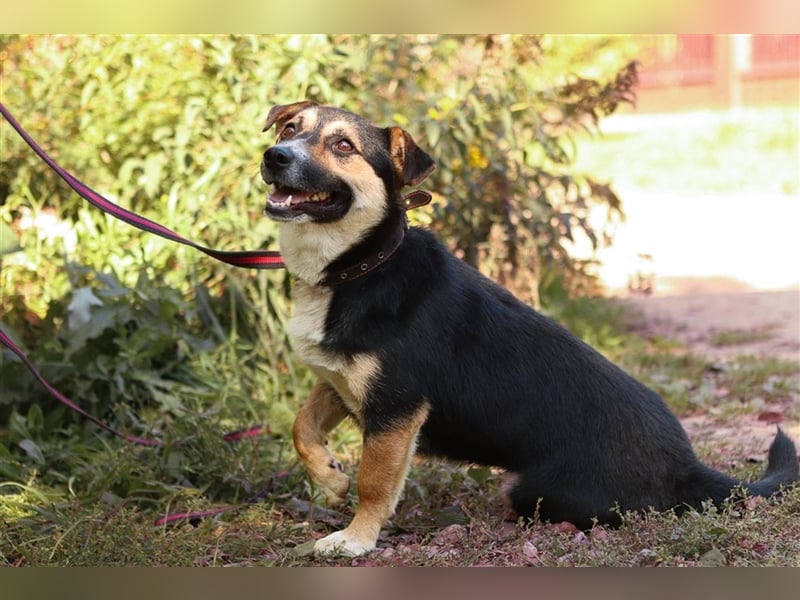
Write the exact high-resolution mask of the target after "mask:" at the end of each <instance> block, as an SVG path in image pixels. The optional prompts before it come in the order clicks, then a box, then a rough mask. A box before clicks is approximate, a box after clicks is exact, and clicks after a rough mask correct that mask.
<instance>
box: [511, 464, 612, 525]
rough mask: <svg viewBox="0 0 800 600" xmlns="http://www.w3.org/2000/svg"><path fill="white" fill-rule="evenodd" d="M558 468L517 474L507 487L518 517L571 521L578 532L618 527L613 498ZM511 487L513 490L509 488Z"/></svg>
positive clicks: (532, 470)
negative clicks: (600, 526)
mask: <svg viewBox="0 0 800 600" xmlns="http://www.w3.org/2000/svg"><path fill="white" fill-rule="evenodd" d="M559 471H560V469H559V468H558V467H556V466H553V467H551V468H549V469H548V468H542V467H539V468H535V469H529V470H526V471H523V472H521V473H516V474H514V475H512V476H511V477H510V478H509V483H508V485H507V486H504V487H505V488H506V489H505V491H506V493H507V495H508V498H509V500H510V501H511V505H512V507H513V508H514V511H515V512H516V513H517V515H518V516H521V517H528V518H532V517H538V518H539V520H540V521H542V522H550V523H560V522H563V521H568V522H570V523H572V524H573V525H575V526H576V527H577V528H578V529H590V528H591V527H592V526H593V524H594V523H596V522H597V523H604V524H609V525H612V526H614V525H618V524H619V515H618V514H617V512H616V510H615V503H614V500H613V499H612V497H611V496H610V495H608V494H606V493H604V491H603V490H602V489H600V487H599V486H592V485H589V484H588V482H586V481H582V480H580V478H578V477H569V476H567V477H564V476H562V474H560V473H559ZM509 488H510V489H509Z"/></svg>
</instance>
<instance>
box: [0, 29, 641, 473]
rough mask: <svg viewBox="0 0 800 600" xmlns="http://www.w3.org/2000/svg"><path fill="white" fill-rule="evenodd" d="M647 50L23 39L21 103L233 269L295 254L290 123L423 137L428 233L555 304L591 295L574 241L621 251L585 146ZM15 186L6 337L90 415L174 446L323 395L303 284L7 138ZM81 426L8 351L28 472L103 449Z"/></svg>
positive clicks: (491, 41) (3, 439)
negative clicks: (87, 199)
mask: <svg viewBox="0 0 800 600" xmlns="http://www.w3.org/2000/svg"><path fill="white" fill-rule="evenodd" d="M631 52H632V48H630V47H629V46H628V45H627V42H626V41H625V39H624V38H602V37H596V38H594V37H593V38H553V37H544V38H542V37H535V36H487V35H480V36H371V37H370V36H335V35H331V36H325V35H320V36H259V37H256V36H207V37H197V36H195V37H188V36H187V37H159V36H123V37H120V36H37V37H20V36H3V37H0V58H2V69H3V72H2V77H3V89H4V97H3V102H4V103H5V104H6V106H7V107H8V108H9V109H10V110H11V111H12V112H13V113H14V114H15V115H16V116H17V117H18V119H19V120H20V121H21V122H22V123H23V125H24V126H25V127H26V128H27V129H28V130H29V131H30V133H31V134H32V135H33V136H34V138H36V139H37V140H39V141H40V142H41V143H42V144H43V145H44V147H45V148H46V149H47V150H48V151H50V152H51V153H52V155H53V156H54V157H55V158H56V159H57V160H58V161H59V162H60V163H61V164H62V165H63V166H64V167H66V168H67V169H68V170H71V171H72V172H73V173H75V174H76V175H77V176H78V177H79V178H81V179H82V180H84V181H85V182H87V183H89V184H90V185H91V186H92V187H94V188H95V189H97V190H99V191H101V192H102V193H104V194H105V195H108V196H109V197H110V198H112V199H114V200H116V201H117V202H119V203H120V204H122V205H123V206H125V207H128V208H130V209H132V210H134V211H137V212H139V213H141V214H143V215H144V216H146V217H149V218H151V219H153V220H156V221H158V222H161V223H163V224H165V225H166V226H168V227H170V228H172V229H173V230H175V231H177V232H179V233H181V234H182V235H184V236H186V237H189V238H190V239H193V240H195V241H198V242H199V243H202V244H204V245H207V246H211V247H215V248H220V249H228V250H234V249H252V248H267V247H270V248H276V247H277V243H276V229H275V227H274V224H272V223H271V222H269V221H268V220H267V219H265V218H263V217H262V215H261V212H262V209H263V204H264V200H263V195H264V191H265V186H264V185H263V183H262V182H261V181H260V177H259V169H258V166H259V160H260V156H261V153H262V152H263V149H264V148H265V147H266V146H267V145H268V144H269V143H271V139H272V135H271V134H263V133H262V132H261V129H262V125H263V123H264V120H265V118H266V114H267V112H268V110H269V107H270V106H271V105H274V104H281V103H287V102H293V101H296V100H298V99H301V98H310V99H313V100H316V101H319V102H321V103H330V104H335V105H339V106H342V107H344V108H347V109H349V110H353V111H355V112H359V113H361V114H364V115H365V116H367V117H369V118H370V119H372V120H374V121H376V122H379V123H383V124H386V125H390V124H399V125H401V126H403V127H405V128H406V129H408V130H409V131H410V132H411V133H412V135H413V136H414V137H415V138H416V139H417V141H418V142H419V143H420V145H422V146H423V147H425V148H426V149H428V150H429V151H430V152H431V154H432V155H433V156H434V157H435V158H436V160H437V162H438V163H439V168H438V169H437V170H436V171H435V173H434V175H433V176H432V177H431V178H430V179H429V180H428V181H426V182H425V187H426V188H427V189H430V190H431V191H433V192H434V193H435V201H434V204H433V210H432V211H427V212H426V211H418V213H417V214H415V215H412V219H415V220H417V221H419V222H422V223H425V224H428V225H430V226H432V227H434V228H435V229H437V230H438V231H439V232H440V234H441V235H442V237H443V238H444V239H445V240H446V241H447V243H448V244H449V245H450V246H451V247H452V249H453V250H454V251H456V252H457V253H458V254H459V255H461V256H463V257H464V258H465V260H468V261H470V262H471V263H473V264H476V265H478V266H479V267H480V268H482V269H483V270H485V271H486V272H487V273H489V274H490V275H492V276H494V277H497V278H500V279H501V280H503V281H504V282H505V283H506V284H508V285H511V286H515V287H516V288H517V289H518V291H520V292H521V293H523V294H524V295H526V297H527V298H528V299H530V300H531V301H533V302H537V301H538V293H539V284H540V280H542V279H543V277H542V274H543V273H545V274H546V273H547V272H548V271H550V272H552V271H558V272H560V273H562V275H561V277H560V280H562V281H563V282H565V283H564V286H565V287H566V288H567V289H568V290H577V289H581V288H582V287H583V286H585V284H586V282H587V281H588V278H587V277H588V276H586V275H585V274H584V273H583V269H582V267H583V265H582V264H581V263H579V262H577V261H574V260H572V259H571V258H570V257H569V255H568V254H567V252H566V250H565V241H566V240H570V239H573V237H575V236H577V235H579V234H580V235H586V236H588V237H589V239H590V240H591V242H592V243H593V244H600V243H603V240H604V237H605V232H604V231H595V230H593V229H592V228H591V227H590V226H589V224H588V223H587V221H586V216H587V211H588V208H589V207H590V206H591V205H593V204H596V203H604V204H607V205H608V206H609V207H610V208H611V210H612V212H613V211H619V208H620V204H619V199H618V198H617V197H616V196H615V195H614V193H613V191H612V190H611V188H610V187H608V186H607V185H603V184H601V183H598V182H595V181H592V180H590V179H588V178H584V177H580V176H579V175H577V174H574V173H572V172H571V168H570V167H571V163H572V161H573V159H574V146H573V145H572V142H571V136H572V135H574V134H575V133H579V132H581V131H583V130H591V129H592V128H593V127H594V125H595V124H596V122H597V120H598V119H599V118H601V117H602V116H603V115H606V114H609V113H611V112H613V111H614V110H615V109H616V108H617V106H618V104H619V103H620V102H625V101H629V100H630V99H631V88H632V86H633V85H634V83H635V80H636V74H635V68H634V66H633V65H632V63H630V62H629V57H630V55H631ZM0 168H1V169H2V170H1V171H0V197H2V199H3V203H2V206H0V225H2V227H3V229H0V235H2V236H3V237H4V238H6V239H4V240H2V243H0V248H2V249H3V250H2V251H3V252H4V254H3V255H2V256H0V260H2V275H1V276H0V293H1V294H2V300H0V302H2V311H0V314H1V315H2V316H1V317H0V326H2V327H3V329H4V330H5V331H7V332H8V333H9V334H10V335H12V336H13V337H14V338H15V339H17V340H19V341H20V342H21V343H22V344H23V345H24V346H25V347H26V348H27V349H28V350H29V351H30V353H31V356H32V358H33V360H34V361H35V362H36V364H37V365H39V366H40V368H41V370H42V372H43V373H44V374H45V376H46V377H48V378H49V379H50V380H51V381H52V382H53V383H54V384H55V385H56V386H57V387H59V388H60V389H62V390H63V391H64V392H65V393H66V394H67V395H68V396H70V397H72V398H74V399H75V400H76V401H78V402H80V403H81V404H82V405H83V406H84V407H85V408H86V409H87V410H89V411H91V412H92V413H93V414H96V415H98V416H100V417H102V418H104V419H109V420H111V422H112V423H115V424H118V425H119V426H125V427H128V428H129V429H135V430H138V429H143V428H144V429H146V428H155V429H156V430H158V431H159V432H161V433H164V432H165V431H167V430H168V429H169V427H171V426H173V427H178V428H180V426H181V423H184V421H182V419H183V420H185V419H187V418H189V417H191V416H194V418H196V417H197V415H205V414H214V415H216V416H215V418H216V419H217V420H218V422H219V423H221V424H222V423H225V424H230V425H231V426H235V425H238V424H247V423H248V422H250V421H251V420H253V421H262V420H264V419H265V417H266V416H269V415H273V416H274V415H280V414H283V413H281V410H280V409H281V407H283V406H285V404H284V403H287V402H288V403H289V404H292V403H294V402H295V398H302V397H303V395H304V394H305V392H306V391H307V390H308V386H309V384H310V381H311V378H310V376H309V375H308V373H307V372H306V371H305V370H304V369H303V368H302V367H301V366H299V365H296V364H295V363H294V359H293V357H292V353H291V348H290V344H289V341H288V339H287V337H286V333H285V327H284V325H285V322H286V319H287V315H288V313H289V300H288V298H289V297H290V282H289V279H288V276H287V275H286V274H285V273H283V272H270V273H263V272H258V273H256V272H248V271H244V270H238V269H235V268H232V267H227V266H223V265H221V264H217V263H215V262H214V261H213V260H212V259H210V258H208V257H206V256H205V255H203V254H201V253H198V252H196V251H195V250H192V249H190V248H186V247H183V246H178V245H176V244H173V243H171V242H168V241H166V240H163V239H161V238H158V237H155V236H152V235H149V234H145V233H141V232H139V231H137V230H135V229H133V228H131V227H129V226H127V225H125V224H124V223H121V222H118V221H116V220H114V219H113V218H111V217H107V216H105V215H103V214H101V213H99V212H98V211H97V210H96V209H94V208H92V207H90V206H88V205H87V204H86V203H84V202H83V201H82V200H81V199H80V198H79V197H78V196H77V195H76V194H74V193H72V192H71V190H70V189H69V188H68V187H67V186H66V185H64V184H63V183H61V182H60V181H59V180H58V179H57V178H56V176H55V175H54V174H53V173H51V172H50V171H48V170H47V169H46V168H45V167H44V165H43V164H42V163H40V162H39V161H38V159H37V158H35V157H34V155H33V153H32V152H31V151H30V150H29V149H28V148H27V147H26V146H25V145H24V143H23V142H22V140H20V139H18V138H17V137H16V136H15V135H13V134H12V133H11V131H10V129H9V128H7V127H4V129H3V161H2V166H1V167H0ZM12 232H13V236H14V237H15V239H13V240H9V239H8V238H10V237H12ZM17 245H18V246H19V247H21V248H22V250H16V247H17ZM15 250H16V251H15ZM545 279H547V277H545ZM552 280H553V278H552V277H550V278H549V281H552ZM525 281H527V282H528V283H527V284H525ZM44 415H47V416H46V417H45V416H44ZM275 418H276V419H278V420H280V418H279V417H278V416H276V417H275ZM12 425H13V426H12ZM78 425H80V427H84V426H85V423H81V422H80V420H79V419H75V418H74V417H72V416H69V417H68V416H67V415H66V414H65V412H64V410H63V409H62V408H61V407H59V406H58V405H57V404H56V402H55V401H54V400H52V399H51V398H49V397H48V396H47V395H46V393H45V392H44V391H43V390H41V389H40V388H39V387H38V385H37V384H36V383H35V381H34V380H33V378H32V377H31V376H30V375H29V374H28V373H27V372H26V370H25V369H24V367H23V365H22V364H21V363H19V362H18V361H17V360H16V359H15V358H14V357H13V356H12V355H11V354H10V353H9V352H8V351H7V350H5V349H4V350H3V353H2V362H0V447H2V452H0V454H2V455H3V456H5V457H6V458H5V459H3V458H2V457H0V463H2V461H3V460H5V463H2V464H5V465H6V467H5V468H4V471H5V473H6V474H7V475H9V476H12V475H13V478H14V479H20V478H22V479H24V476H25V473H26V472H27V471H26V470H25V465H28V466H31V465H36V466H39V467H41V465H42V464H45V463H47V464H50V463H48V461H49V460H50V459H51V457H50V456H48V452H41V448H39V450H40V451H39V452H37V450H36V449H34V446H36V447H39V446H41V444H42V443H44V441H43V440H46V439H47V438H48V436H52V435H53V434H55V433H56V432H62V433H65V434H66V435H67V436H74V435H78V434H76V432H77V431H80V432H82V433H80V437H81V439H82V440H83V442H85V443H88V444H93V443H95V441H93V440H94V439H95V438H94V437H93V436H94V435H95V434H94V433H93V432H94V430H93V429H92V428H91V427H89V428H86V429H80V428H78V429H76V426H78ZM184 425H185V423H184ZM278 429H280V428H278ZM284 429H285V427H284ZM25 440H28V442H25ZM37 440H38V441H37ZM32 444H33V445H32ZM53 452H55V451H53ZM56 454H57V453H56ZM53 460H54V459H53ZM15 461H17V462H15ZM42 461H44V462H42ZM14 465H16V466H14ZM20 465H21V466H20ZM20 469H22V470H20Z"/></svg>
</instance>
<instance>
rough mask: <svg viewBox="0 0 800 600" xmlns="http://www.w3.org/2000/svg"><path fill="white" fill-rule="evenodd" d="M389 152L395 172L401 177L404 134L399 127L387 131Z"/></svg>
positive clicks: (404, 148) (404, 155)
mask: <svg viewBox="0 0 800 600" xmlns="http://www.w3.org/2000/svg"><path fill="white" fill-rule="evenodd" d="M389 152H390V155H391V157H392V164H393V165H394V170H395V172H397V174H398V175H400V176H402V174H403V166H404V165H405V160H406V134H405V132H404V131H403V130H402V129H400V128H399V127H392V128H391V129H390V130H389Z"/></svg>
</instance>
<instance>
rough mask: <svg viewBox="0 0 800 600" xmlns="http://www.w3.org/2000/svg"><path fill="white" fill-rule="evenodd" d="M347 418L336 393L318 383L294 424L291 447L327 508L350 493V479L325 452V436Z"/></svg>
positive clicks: (338, 503) (324, 384)
mask: <svg viewBox="0 0 800 600" xmlns="http://www.w3.org/2000/svg"><path fill="white" fill-rule="evenodd" d="M346 416H347V413H346V412H345V409H344V407H343V405H342V402H341V400H340V399H339V396H338V395H337V393H336V391H335V390H334V389H333V388H332V387H331V386H330V385H328V384H327V383H318V384H317V385H315V386H314V388H313V389H312V390H311V394H310V395H309V397H308V400H307V401H306V403H305V404H304V405H303V407H302V408H301V409H300V410H299V411H298V413H297V417H296V418H295V421H294V428H293V430H292V436H293V438H294V447H295V448H296V449H297V453H298V454H299V455H300V459H301V460H302V461H303V464H304V465H305V466H306V470H307V471H308V474H309V477H311V481H312V482H313V483H314V484H316V485H317V486H318V487H319V488H320V490H322V493H323V494H325V498H326V500H327V501H328V503H329V504H330V505H331V506H338V505H340V504H343V503H344V501H345V500H346V499H347V491H348V490H349V489H350V478H349V477H348V476H347V475H345V474H344V472H343V471H342V465H341V464H340V463H339V461H337V460H336V459H335V458H334V457H333V455H332V454H331V452H330V450H328V441H327V436H328V434H329V433H330V431H331V430H332V429H333V428H334V427H336V426H337V425H338V424H339V423H340V422H341V421H342V419H344V418H345V417H346Z"/></svg>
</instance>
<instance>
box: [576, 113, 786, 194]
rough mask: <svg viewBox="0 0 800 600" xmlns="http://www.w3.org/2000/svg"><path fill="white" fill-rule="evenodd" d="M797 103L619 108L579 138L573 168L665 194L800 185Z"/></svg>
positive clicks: (770, 190)
mask: <svg viewBox="0 0 800 600" xmlns="http://www.w3.org/2000/svg"><path fill="white" fill-rule="evenodd" d="M798 119H800V116H799V115H798V111H797V107H788V106H787V107H769V108H747V109H742V110H740V111H738V112H730V111H705V112H696V113H683V114H678V115H618V116H612V117H610V118H608V119H606V120H605V121H604V122H603V123H602V130H603V131H604V133H603V134H602V135H598V136H595V137H594V138H592V139H582V140H580V141H579V142H578V148H577V162H576V170H577V171H578V172H585V173H587V174H590V175H592V176H594V177H596V178H597V179H598V180H600V181H613V182H614V185H615V187H617V188H620V189H624V188H635V189H639V190H650V191H668V192H670V193H692V192H702V193H713V194H747V193H760V194H763V193H770V194H785V195H794V194H797V193H798V192H800V169H798V165H799V164H800V134H798V131H800V122H799V121H798Z"/></svg>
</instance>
